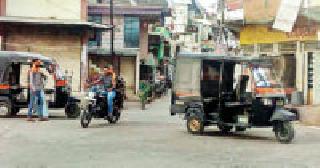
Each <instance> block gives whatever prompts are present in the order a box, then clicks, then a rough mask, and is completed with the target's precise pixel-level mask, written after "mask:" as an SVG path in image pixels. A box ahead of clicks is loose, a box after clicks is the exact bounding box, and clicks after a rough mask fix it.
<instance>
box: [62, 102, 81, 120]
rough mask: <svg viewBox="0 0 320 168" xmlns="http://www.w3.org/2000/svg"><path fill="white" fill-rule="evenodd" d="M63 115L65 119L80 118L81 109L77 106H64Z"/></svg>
mask: <svg viewBox="0 0 320 168" xmlns="http://www.w3.org/2000/svg"><path fill="white" fill-rule="evenodd" d="M65 113H66V116H67V118H77V117H79V116H80V113H81V109H80V107H79V105H78V104H76V103H74V104H66V107H65Z"/></svg>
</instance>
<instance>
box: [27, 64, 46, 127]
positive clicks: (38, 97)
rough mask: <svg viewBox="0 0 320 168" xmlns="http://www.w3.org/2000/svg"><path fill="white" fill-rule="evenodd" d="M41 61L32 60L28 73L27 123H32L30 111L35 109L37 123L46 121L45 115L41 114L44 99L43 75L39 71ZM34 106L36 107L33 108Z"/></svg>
mask: <svg viewBox="0 0 320 168" xmlns="http://www.w3.org/2000/svg"><path fill="white" fill-rule="evenodd" d="M40 67H41V61H40V60H33V61H32V67H31V70H30V71H29V75H28V77H29V84H30V102H29V107H28V121H34V120H33V118H32V111H33V109H34V108H35V107H37V109H36V110H37V112H38V116H39V121H48V117H47V115H46V116H45V117H44V116H43V112H44V110H46V109H44V108H45V107H44V101H45V98H44V97H43V96H44V92H43V88H44V80H45V75H44V74H43V73H42V72H41V71H40ZM35 104H36V106H35Z"/></svg>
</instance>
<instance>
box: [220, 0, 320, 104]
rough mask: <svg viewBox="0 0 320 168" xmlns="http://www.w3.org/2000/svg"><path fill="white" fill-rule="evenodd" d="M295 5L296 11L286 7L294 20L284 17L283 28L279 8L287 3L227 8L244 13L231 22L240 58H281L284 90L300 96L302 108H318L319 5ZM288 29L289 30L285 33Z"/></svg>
mask: <svg viewBox="0 0 320 168" xmlns="http://www.w3.org/2000/svg"><path fill="white" fill-rule="evenodd" d="M298 1H299V0H298ZM298 1H295V2H297V4H300V5H299V7H298V8H297V9H298V10H297V9H294V8H292V9H291V7H290V6H286V8H287V9H288V10H290V11H291V12H292V13H296V14H297V17H295V16H286V18H285V19H287V20H288V21H287V22H286V24H284V25H282V27H280V26H279V25H276V21H278V20H277V19H278V17H279V16H280V15H281V14H282V12H283V11H282V6H283V5H286V3H289V1H287V0H267V1H265V0H243V1H240V0H228V1H226V2H227V3H226V6H227V7H228V6H233V7H234V6H236V10H237V11H241V10H242V11H243V12H242V13H241V12H240V13H237V14H238V15H241V14H242V17H238V18H240V20H237V21H238V22H235V21H232V22H233V24H234V23H235V24H238V25H237V26H238V28H239V40H240V45H241V49H242V54H243V55H245V56H278V57H280V58H281V59H280V64H279V65H280V66H281V67H279V71H280V73H281V75H282V82H283V83H284V86H285V87H286V88H292V89H293V90H295V91H297V92H299V93H301V94H302V97H301V98H302V99H303V104H319V103H320V100H319V98H318V97H317V96H316V95H319V93H320V92H319V86H318V85H319V83H317V82H316V81H319V79H318V76H319V74H318V71H317V70H318V69H319V66H320V65H319V64H318V62H317V60H318V59H317V57H318V56H319V54H318V53H319V51H320V50H319V48H320V47H319V46H320V45H319V36H318V32H319V19H318V17H316V14H317V13H318V10H317V9H319V6H318V5H319V4H317V3H316V2H317V1H316V0H310V1H300V3H299V2H298ZM235 4H236V5H235ZM227 7H226V11H228V10H229V9H228V8H227ZM256 9H260V10H256ZM241 18H243V19H241ZM232 26H234V25H232ZM288 28H292V30H290V31H287V30H288Z"/></svg>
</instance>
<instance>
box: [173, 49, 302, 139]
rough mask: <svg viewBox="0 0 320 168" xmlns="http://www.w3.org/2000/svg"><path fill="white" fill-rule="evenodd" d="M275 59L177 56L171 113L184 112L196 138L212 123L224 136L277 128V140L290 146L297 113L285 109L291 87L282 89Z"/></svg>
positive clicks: (275, 129) (188, 128)
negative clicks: (196, 135)
mask: <svg viewBox="0 0 320 168" xmlns="http://www.w3.org/2000/svg"><path fill="white" fill-rule="evenodd" d="M273 59H276V58H271V57H268V58H262V57H231V56H213V55H205V54H180V55H178V56H177V58H176V64H175V73H174V79H173V91H172V100H171V115H175V114H178V113H182V114H184V116H185V119H186V120H187V130H188V132H190V133H192V134H201V133H203V131H204V127H205V126H210V125H217V126H218V128H219V129H220V130H221V131H222V132H229V131H231V130H232V129H233V128H235V131H245V130H246V129H247V128H251V127H273V131H274V132H275V136H276V138H277V140H278V141H280V142H281V143H290V142H291V141H292V139H293V138H294V128H293V125H292V123H291V121H294V120H296V115H295V114H293V113H291V112H290V111H288V110H286V109H284V107H283V106H284V104H285V103H286V102H287V97H286V92H288V89H286V88H283V85H282V84H281V82H280V78H279V77H278V76H277V73H276V72H275V68H273V63H274V60H273ZM235 79H238V80H235Z"/></svg>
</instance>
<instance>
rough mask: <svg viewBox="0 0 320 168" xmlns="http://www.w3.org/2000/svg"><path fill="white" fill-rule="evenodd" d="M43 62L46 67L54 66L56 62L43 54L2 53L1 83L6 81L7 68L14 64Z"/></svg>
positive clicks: (0, 60)
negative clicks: (33, 61)
mask: <svg viewBox="0 0 320 168" xmlns="http://www.w3.org/2000/svg"><path fill="white" fill-rule="evenodd" d="M35 59H38V60H41V61H42V62H43V64H44V65H50V64H54V62H55V61H54V60H53V59H52V58H49V57H45V56H43V55H41V54H35V53H29V52H17V51H0V83H2V82H3V81H4V79H3V77H4V74H5V73H6V71H7V68H8V67H9V66H10V65H11V64H12V63H21V64H30V65H31V63H32V60H35Z"/></svg>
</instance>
